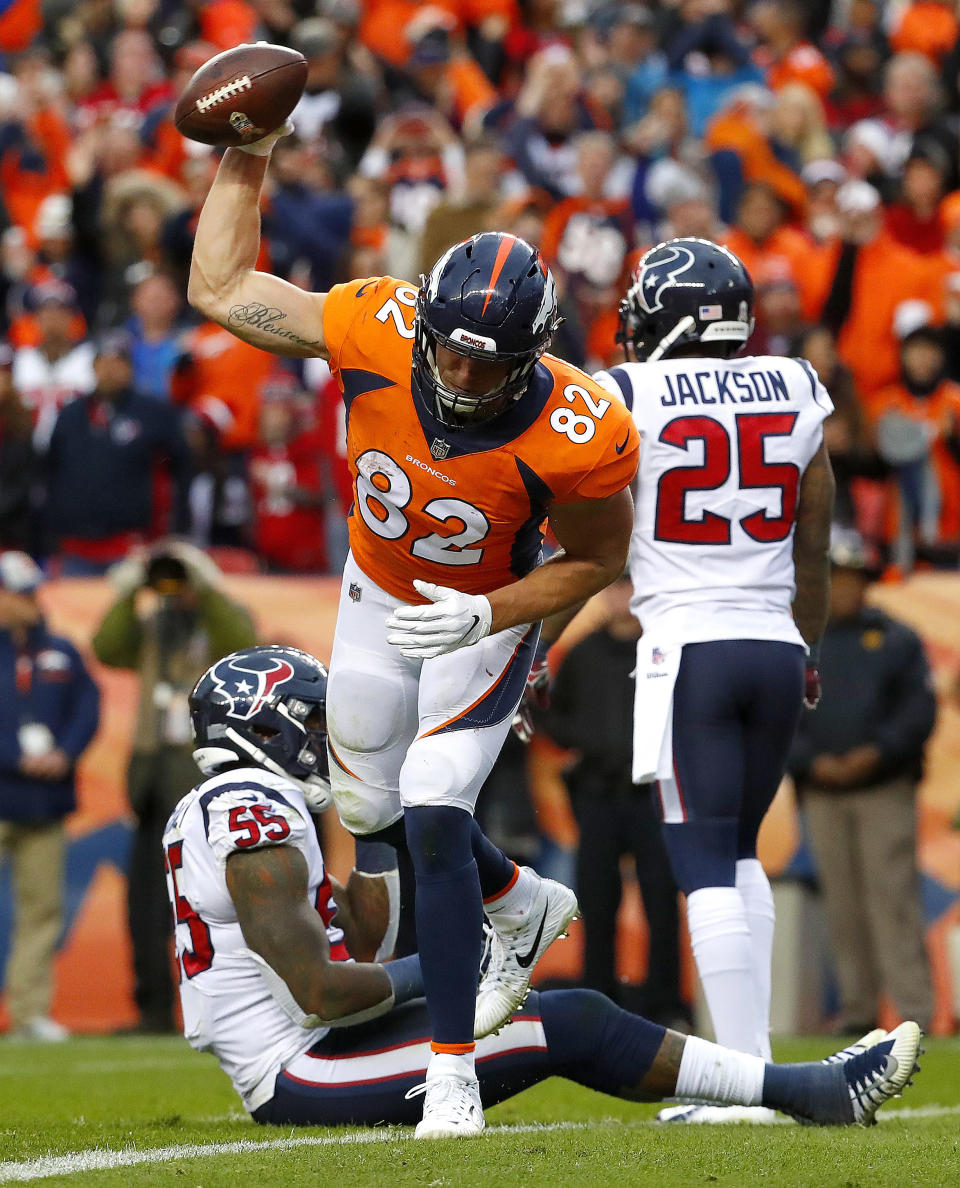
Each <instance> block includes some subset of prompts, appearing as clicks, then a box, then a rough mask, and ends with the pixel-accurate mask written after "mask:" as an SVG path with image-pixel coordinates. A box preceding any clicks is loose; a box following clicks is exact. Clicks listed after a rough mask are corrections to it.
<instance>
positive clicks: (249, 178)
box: [187, 149, 328, 358]
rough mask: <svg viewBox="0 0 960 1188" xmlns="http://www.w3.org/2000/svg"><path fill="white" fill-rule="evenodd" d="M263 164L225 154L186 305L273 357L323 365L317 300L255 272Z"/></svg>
mask: <svg viewBox="0 0 960 1188" xmlns="http://www.w3.org/2000/svg"><path fill="white" fill-rule="evenodd" d="M267 161H268V158H267V157H255V156H252V155H251V154H250V153H244V152H241V151H240V150H239V149H228V150H227V152H226V153H225V154H224V157H223V160H222V161H221V162H220V168H219V169H218V170H217V176H216V179H215V180H214V183H213V186H212V187H211V189H210V193H209V194H208V195H207V200H206V202H204V204H203V210H202V211H201V213H200V221H199V223H198V224H197V234H196V238H195V239H194V243H193V259H192V261H191V266H190V281H189V284H188V286H187V299H188V300H189V302H190V304H191V305H192V306H193V307H194V308H195V309H197V310H199V311H200V313H202V314H204V315H205V316H206V317H208V318H210V319H211V320H212V321H214V322H219V323H220V325H221V326H225V327H226V329H228V330H230V331H231V332H232V333H234V334H236V336H237V337H238V338H242V339H243V340H244V342H249V343H251V344H252V345H253V346H255V347H260V349H261V350H264V351H270V352H272V353H273V354H275V355H295V356H298V357H301V358H302V357H305V356H312V355H319V356H321V357H322V358H327V357H328V356H327V351H326V348H325V346H324V341H323V302H324V299H325V294H323V293H307V292H305V291H304V290H303V289H298V288H297V286H296V285H291V284H289V283H288V282H287V281H285V280H281V279H280V278H279V277H276V276H271V275H270V274H269V273H267V272H257V271H256V262H257V255H258V253H259V251H260V190H261V188H262V186H263V179H264V176H265V174H266V169H267Z"/></svg>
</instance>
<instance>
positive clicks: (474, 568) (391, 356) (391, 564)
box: [323, 277, 639, 602]
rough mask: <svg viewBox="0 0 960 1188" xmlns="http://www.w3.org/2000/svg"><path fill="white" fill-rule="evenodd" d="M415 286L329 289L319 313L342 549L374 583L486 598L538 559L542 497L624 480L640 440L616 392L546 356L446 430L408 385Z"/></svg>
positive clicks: (597, 494)
mask: <svg viewBox="0 0 960 1188" xmlns="http://www.w3.org/2000/svg"><path fill="white" fill-rule="evenodd" d="M416 296H417V290H416V289H415V288H413V286H411V285H407V284H404V283H403V282H402V281H398V280H395V279H393V278H391V277H375V278H372V279H370V280H364V281H351V282H350V283H348V284H345V285H337V286H335V287H334V288H333V289H331V290H330V292H329V293H328V294H327V297H326V301H325V303H324V309H323V332H324V340H325V343H326V346H327V349H328V351H329V352H330V368H331V372H332V373H333V375H334V377H335V379H336V380H337V383H338V384H339V386H340V389H341V391H342V392H343V398H344V403H345V406H346V419H347V460H348V463H349V466H350V470H351V475H352V478H353V483H354V507H353V510H352V512H351V516H350V524H349V531H350V547H351V550H352V552H353V556H354V558H355V560H356V562H357V564H358V565H359V566H360V568H361V569H362V570H363V572H364V573H366V574H367V576H368V577H370V578H371V579H372V580H373V581H374V582H376V583H377V585H378V586H380V587H381V588H382V589H383V590H386V591H387V592H388V593H389V594H392V595H393V596H394V597H396V598H402V599H404V600H405V601H407V602H421V601H423V600H422V598H421V597H420V596H419V595H418V594H417V593H416V591H415V590H414V589H413V580H414V579H415V578H418V579H421V580H425V581H430V582H434V583H436V584H438V585H443V586H454V587H456V589H458V590H462V591H464V592H465V593H468V594H486V593H489V592H490V591H491V590H496V589H498V588H499V587H501V586H505V585H509V584H510V583H511V582H513V581H516V580H517V579H518V578H521V577H523V576H524V575H525V574H527V573H529V572H530V570H531V569H533V568H534V567H535V566H536V565H537V564H538V562H539V560H540V549H541V544H542V540H543V529H544V523H545V519H546V515H547V511H548V509H549V507H550V505H551V504H553V503H560V504H562V503H575V502H580V501H583V500H591V499H604V498H606V497H608V496H610V495H613V494H615V493H616V492H617V491H620V490H622V489H623V488H624V487H626V486H628V485H629V483H630V481H631V479H632V478H633V476H634V474H635V473H636V469H637V459H638V453H639V438H638V435H637V432H636V428H635V426H634V424H633V421H632V419H631V417H630V414H629V413H628V411H627V409H626V407H625V405H624V403H623V399H622V397H621V396H620V395H619V394H614V395H612V396H611V393H608V392H605V391H603V389H602V388H600V387H599V385H597V384H596V383H594V381H593V380H591V379H590V378H589V377H588V376H586V375H585V374H584V373H583V372H582V371H580V370H578V369H577V368H576V367H573V366H571V365H569V364H567V363H563V362H561V361H560V360H559V359H554V358H553V357H552V356H550V355H545V356H544V357H543V358H542V359H541V361H540V363H539V364H538V365H537V367H536V369H535V372H534V378H533V380H532V382H531V385H530V387H529V388H528V390H527V391H526V392H525V393H524V395H523V396H522V397H521V398H520V400H518V401H517V402H516V403H515V404H513V405H512V406H511V407H510V408H509V409H507V410H506V411H505V412H504V413H502V414H501V415H500V416H498V417H496V418H495V419H493V420H491V421H488V422H485V423H483V424H479V425H478V426H477V427H476V428H469V429H460V430H451V429H450V427H449V426H447V425H444V424H443V423H442V422H441V421H438V420H437V419H436V418H435V417H434V416H433V415H432V412H431V410H430V409H429V408H428V407H427V403H426V401H424V400H422V399H420V397H419V396H418V395H417V394H415V393H414V391H413V388H412V383H413V380H412V374H411V371H412V355H413V313H414V304H415V301H416Z"/></svg>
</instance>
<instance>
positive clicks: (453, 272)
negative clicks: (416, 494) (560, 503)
mask: <svg viewBox="0 0 960 1188" xmlns="http://www.w3.org/2000/svg"><path fill="white" fill-rule="evenodd" d="M560 321H561V319H560V317H559V316H558V313H557V288H556V285H555V284H554V281H553V276H552V274H551V272H550V269H549V268H547V266H546V264H545V263H544V259H543V257H542V256H541V255H540V252H539V251H538V250H537V249H536V248H535V247H533V246H532V245H531V244H529V243H527V241H526V240H525V239H520V238H519V237H518V236H516V235H508V234H506V233H504V232H500V231H484V232H483V233H481V234H480V235H474V236H473V237H472V238H470V239H465V240H464V241H463V242H462V243H458V244H455V245H454V246H453V247H452V248H450V249H449V250H448V251H446V252H445V253H444V254H443V255H442V256H441V257H440V259H439V260H438V261H437V263H436V264H435V265H434V266H433V268H432V269H431V270H430V275H429V276H423V277H421V278H420V291H419V293H418V295H417V304H416V317H415V320H414V346H413V378H414V390H415V391H416V392H417V393H418V395H419V397H420V398H421V399H422V400H423V401H424V402H425V403H426V405H427V408H428V411H429V412H430V413H431V414H432V415H433V416H435V417H436V418H437V419H438V420H439V421H441V422H442V423H443V424H444V425H446V426H448V427H449V428H450V429H462V428H466V427H468V426H470V425H476V424H478V423H482V422H484V421H489V420H491V419H492V418H493V417H496V416H499V414H500V413H502V412H504V411H505V410H506V409H507V408H508V407H510V405H511V404H513V403H514V401H516V400H519V399H520V397H521V396H522V395H523V394H524V392H525V391H526V390H527V388H528V386H529V384H530V381H531V379H532V378H533V369H534V367H535V366H536V364H537V360H538V359H539V358H540V356H541V355H542V354H543V352H544V351H545V350H546V349H547V347H549V345H550V341H551V339H552V338H553V334H554V331H555V330H556V329H557V327H558V326H559V325H560ZM438 346H444V347H447V348H449V349H450V350H452V351H455V352H456V353H457V354H460V355H468V356H469V357H471V358H475V359H480V360H483V361H485V362H488V363H505V364H508V365H509V367H508V371H507V374H506V377H505V379H504V380H503V382H502V383H501V384H499V385H498V386H497V387H496V388H495V389H494V390H493V391H490V392H485V393H482V394H479V395H478V394H474V393H465V392H460V391H458V390H456V389H454V388H451V387H449V386H448V385H446V384H444V382H443V380H442V379H441V376H440V372H439V370H438V368H437V347H438Z"/></svg>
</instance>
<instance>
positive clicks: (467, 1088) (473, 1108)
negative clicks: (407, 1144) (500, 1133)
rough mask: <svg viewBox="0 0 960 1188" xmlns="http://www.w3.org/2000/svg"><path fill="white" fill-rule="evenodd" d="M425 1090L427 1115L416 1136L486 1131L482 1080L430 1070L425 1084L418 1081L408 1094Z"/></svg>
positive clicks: (455, 1135) (470, 1135) (469, 1135)
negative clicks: (434, 1072)
mask: <svg viewBox="0 0 960 1188" xmlns="http://www.w3.org/2000/svg"><path fill="white" fill-rule="evenodd" d="M421 1093H423V1094H424V1095H425V1096H424V1100H423V1118H422V1119H421V1121H419V1122H418V1123H417V1129H416V1130H415V1131H414V1138H418V1139H443V1138H474V1137H475V1136H476V1135H478V1134H483V1130H484V1127H485V1126H486V1122H485V1121H484V1119H483V1105H482V1103H481V1101H480V1082H479V1081H478V1080H477V1078H476V1077H474V1078H473V1079H472V1080H465V1079H464V1078H463V1077H458V1076H456V1075H453V1074H451V1075H441V1076H433V1077H431V1076H430V1075H429V1072H428V1074H427V1079H426V1081H424V1082H423V1084H422V1085H414V1087H413V1088H412V1089H410V1090H409V1091H408V1093H407V1098H408V1099H409V1098H411V1097H417V1096H419V1095H420V1094H421Z"/></svg>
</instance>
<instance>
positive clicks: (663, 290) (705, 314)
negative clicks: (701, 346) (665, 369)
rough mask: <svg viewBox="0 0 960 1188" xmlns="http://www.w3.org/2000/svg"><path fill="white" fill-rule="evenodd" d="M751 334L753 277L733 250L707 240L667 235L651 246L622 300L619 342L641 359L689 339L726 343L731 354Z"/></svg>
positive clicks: (656, 356)
mask: <svg viewBox="0 0 960 1188" xmlns="http://www.w3.org/2000/svg"><path fill="white" fill-rule="evenodd" d="M752 333H753V281H752V280H751V279H750V274H749V273H748V272H747V270H746V268H744V266H743V264H742V263H741V261H740V260H738V259H737V257H736V256H735V255H734V254H733V252H731V251H728V250H727V248H725V247H721V246H720V245H719V244H716V243H712V242H711V241H710V240H709V239H692V238H687V239H668V240H667V242H666V243H658V244H657V246H656V247H652V248H650V250H649V251H648V252H645V253H644V254H643V256H642V257H641V259H640V263H639V264H638V265H637V267H636V268H635V269H634V271H633V274H632V275H631V277H630V288H629V289H628V290H627V295H626V297H624V299H623V300H622V301H621V302H620V329H619V331H618V333H617V342H619V343H620V344H621V345H622V346H623V348H624V353H625V354H627V357H628V358H629V354H628V352H627V347H628V346H632V347H633V350H634V352H635V354H636V357H637V359H638V360H640V361H641V362H647V363H652V362H654V361H655V360H657V359H666V358H667V357H668V356H669V355H670V354H671V353H672V352H674V351H676V350H677V349H678V348H679V347H683V346H687V345H689V344H691V343H718V344H724V345H723V346H721V347H719V348H718V349H716V350H714V349H711V350H710V351H709V353H710V354H720V355H726V356H728V357H729V356H732V355H735V354H736V353H737V351H738V350H740V349H741V347H742V346H743V344H744V343H745V342H746V341H747V339H748V338H749V337H750V335H751V334H752Z"/></svg>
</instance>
